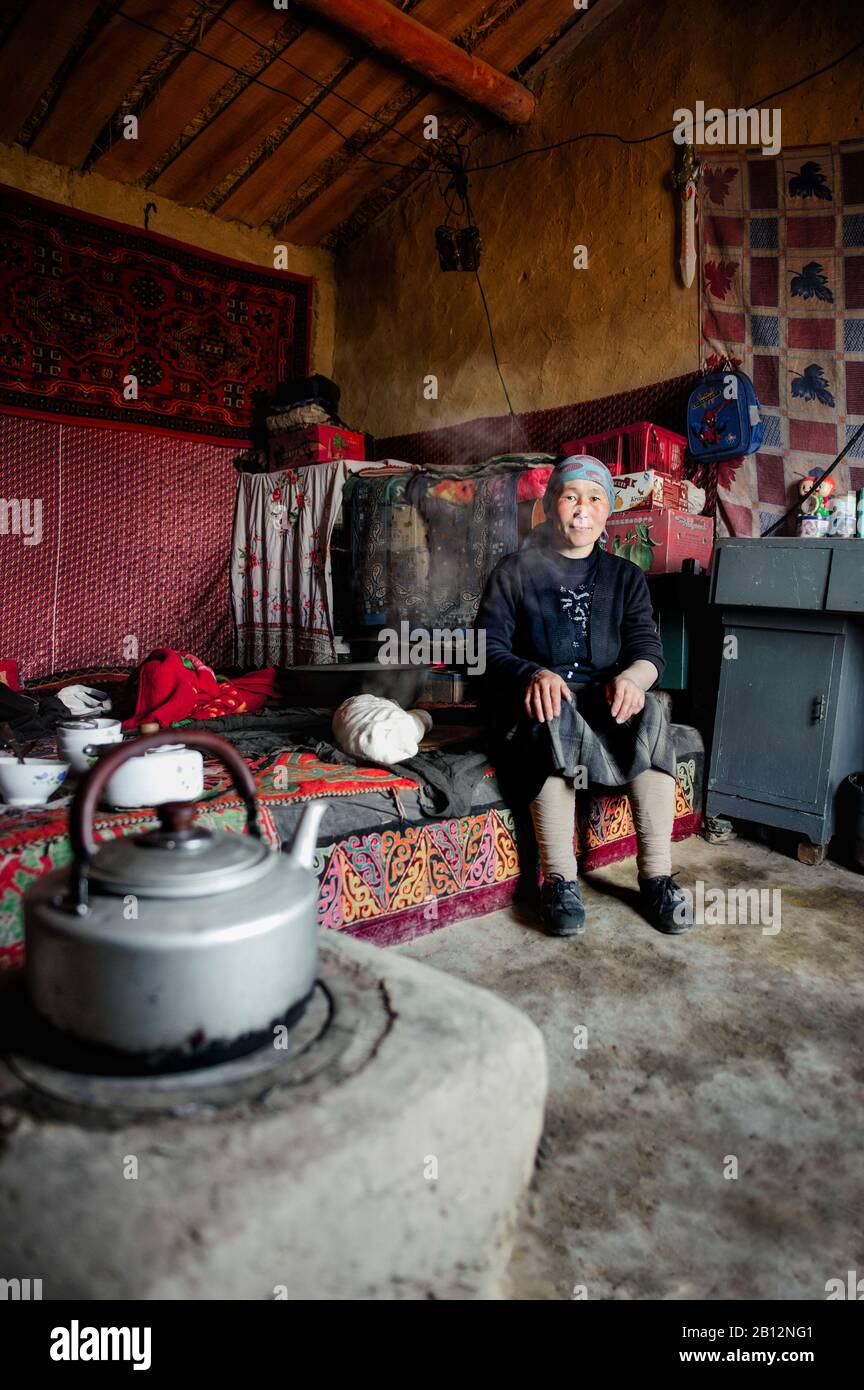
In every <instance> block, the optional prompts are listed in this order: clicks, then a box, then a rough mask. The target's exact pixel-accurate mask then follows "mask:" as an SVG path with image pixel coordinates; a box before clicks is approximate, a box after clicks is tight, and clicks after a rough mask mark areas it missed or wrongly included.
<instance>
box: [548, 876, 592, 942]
mask: <svg viewBox="0 0 864 1390" xmlns="http://www.w3.org/2000/svg"><path fill="white" fill-rule="evenodd" d="M540 912H541V916H542V918H543V923H544V925H545V927H546V935H547V936H582V935H583V934H584V931H585V908H584V906H583V905H582V898H581V896H580V894H579V884H578V883H577V882H576V880H575V879H566V878H564V877H563V875H561V874H550V875H549V877H548V878H547V879H546V881H545V882H544V884H543V887H542V889H541V891H540Z"/></svg>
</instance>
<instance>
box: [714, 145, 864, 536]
mask: <svg viewBox="0 0 864 1390" xmlns="http://www.w3.org/2000/svg"><path fill="white" fill-rule="evenodd" d="M705 166H706V167H705V178H704V184H703V190H702V237H701V241H702V266H701V273H702V290H703V311H702V332H703V338H704V340H705V351H706V354H707V353H709V352H710V351H712V350H713V351H714V352H715V353H717V354H718V355H719V356H730V357H731V358H733V359H735V360H738V361H740V362H741V363H742V364H743V370H744V371H745V372H747V374H748V375H749V376H751V377H752V379H753V383H754V385H755V387H756V394H757V396H758V397H759V402H760V406H761V407H762V417H763V419H764V421H765V442H764V445H763V447H762V448H761V449H760V451H759V453H758V454H756V455H754V456H753V457H751V458H748V459H747V460H745V462H744V464H743V465H742V466H741V467H740V468H727V469H726V470H725V472H721V486H720V489H719V493H718V532H719V534H720V535H723V534H731V535H743V536H751V535H757V536H758V535H759V534H760V533H761V532H762V531H764V530H765V529H766V528H767V527H768V526H769V525H771V523H772V522H773V521H776V519H777V517H778V516H780V515H781V514H782V513H783V512H784V511H785V510H786V509H787V507H789V506H791V505H792V503H793V502H794V500H795V496H796V491H795V489H796V488H797V485H798V483H799V482H800V480H801V478H802V477H804V476H805V475H806V474H807V473H808V472H809V470H810V468H812V467H814V466H816V467H820V468H827V466H828V464H829V463H830V462H831V461H832V459H833V458H834V457H835V456H836V455H837V454H838V453H839V452H840V450H841V449H842V447H843V445H844V444H845V443H846V440H847V439H848V438H849V437H850V436H851V435H852V434H853V432H854V430H855V429H856V427H857V426H858V425H859V424H860V423H861V422H862V420H864V141H860V140H859V141H855V142H851V141H849V142H844V143H843V144H840V145H820V146H816V147H813V148H812V149H803V148H790V149H787V150H784V151H783V153H782V154H781V155H778V156H776V157H763V156H761V155H759V154H756V153H742V152H741V151H740V150H733V151H724V152H719V153H716V154H714V153H712V155H711V157H710V158H706V159H705ZM833 476H834V477H835V478H836V480H837V491H838V492H840V493H843V492H847V491H850V490H857V489H859V488H862V487H864V440H859V441H858V444H857V445H856V446H855V449H854V452H853V454H851V455H850V456H849V457H848V458H847V460H845V461H844V462H843V463H842V464H840V465H839V467H838V468H837V469H836V470H835V472H834V474H833ZM793 527H794V520H793Z"/></svg>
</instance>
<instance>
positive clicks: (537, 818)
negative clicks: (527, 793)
mask: <svg viewBox="0 0 864 1390" xmlns="http://www.w3.org/2000/svg"><path fill="white" fill-rule="evenodd" d="M627 792H628V794H629V796H630V805H631V806H632V808H633V820H634V822H635V825H636V871H637V873H638V875H639V877H640V878H657V877H659V876H660V875H661V874H671V872H672V822H673V821H674V819H675V778H674V777H670V776H669V773H668V772H659V771H658V770H657V768H653V767H649V768H648V769H647V770H646V771H645V772H640V774H639V776H638V777H635V778H634V779H633V781H632V782H631V783H630V784H629V785H628V787H627ZM583 795H587V793H583ZM531 819H532V820H533V822H534V833H535V835H536V837H537V845H538V848H539V850H540V863H541V864H542V866H543V876H544V878H548V877H549V875H550V874H561V875H562V877H563V878H566V879H568V880H572V879H575V878H576V877H577V876H578V866H577V863H576V855H575V853H574V850H573V835H574V832H575V828H576V791H575V787H574V784H573V780H572V778H564V777H560V776H557V775H555V776H552V777H547V778H546V781H545V783H544V785H543V789H542V791H541V792H540V794H539V796H537V797H536V798H535V800H534V801H532V802H531Z"/></svg>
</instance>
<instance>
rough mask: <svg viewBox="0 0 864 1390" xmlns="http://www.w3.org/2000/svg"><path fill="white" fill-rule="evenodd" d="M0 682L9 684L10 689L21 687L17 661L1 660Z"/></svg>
mask: <svg viewBox="0 0 864 1390" xmlns="http://www.w3.org/2000/svg"><path fill="white" fill-rule="evenodd" d="M0 682H2V684H3V685H8V687H9V689H10V690H20V689H21V686H20V685H19V684H18V662H17V661H11V660H10V661H0Z"/></svg>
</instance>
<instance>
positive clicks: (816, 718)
mask: <svg viewBox="0 0 864 1390" xmlns="http://www.w3.org/2000/svg"><path fill="white" fill-rule="evenodd" d="M827 704H828V700H827V697H826V696H825V695H817V696H816V699H815V700H814V701H813V723H814V724H821V723H822V720H823V719H824V718H825V707H826V705H827Z"/></svg>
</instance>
